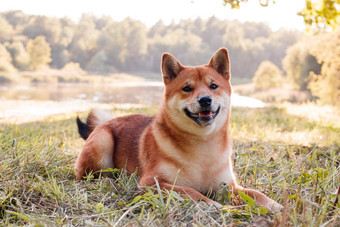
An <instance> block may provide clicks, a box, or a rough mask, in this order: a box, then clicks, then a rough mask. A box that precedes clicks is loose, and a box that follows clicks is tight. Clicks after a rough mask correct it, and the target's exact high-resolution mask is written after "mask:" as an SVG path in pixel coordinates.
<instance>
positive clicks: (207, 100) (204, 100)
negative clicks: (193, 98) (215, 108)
mask: <svg viewBox="0 0 340 227" xmlns="http://www.w3.org/2000/svg"><path fill="white" fill-rule="evenodd" d="M211 102H212V99H211V97H210V96H208V95H206V96H200V97H198V103H199V104H200V106H201V107H209V106H210V105H211Z"/></svg>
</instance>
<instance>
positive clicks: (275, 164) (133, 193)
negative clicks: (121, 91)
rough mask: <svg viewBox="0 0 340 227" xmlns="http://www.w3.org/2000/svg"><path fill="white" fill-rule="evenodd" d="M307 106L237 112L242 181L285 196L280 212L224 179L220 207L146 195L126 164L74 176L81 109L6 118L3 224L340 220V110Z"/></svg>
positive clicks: (0, 201) (234, 129) (0, 189)
mask: <svg viewBox="0 0 340 227" xmlns="http://www.w3.org/2000/svg"><path fill="white" fill-rule="evenodd" d="M315 109H317V108H315ZM155 111H156V108H155V107H152V108H138V109H131V110H120V109H116V110H115V113H116V115H124V114H129V113H145V114H153V113H154V112H155ZM302 113H304V114H300V113H297V112H295V113H292V112H289V111H287V110H286V107H284V106H281V107H266V108H263V109H243V108H234V109H233V111H232V119H231V125H230V130H231V133H232V136H233V139H234V152H235V153H234V156H233V160H234V166H235V171H236V173H237V176H238V181H239V182H240V183H241V184H242V185H243V186H245V187H251V188H256V189H258V190H260V191H262V192H264V193H265V194H267V195H268V196H270V197H272V198H273V199H274V200H276V201H278V202H280V203H282V204H284V207H285V208H284V210H283V212H282V213H276V214H275V213H271V212H267V213H266V212H265V211H263V210H261V209H258V208H257V207H252V204H251V201H248V204H247V203H246V202H244V201H242V199H241V198H240V197H238V196H237V197H235V196H230V193H229V192H228V189H227V188H225V187H224V186H223V185H221V188H220V191H219V192H218V193H217V196H216V197H217V200H218V201H219V202H221V203H223V204H225V207H223V208H222V209H220V210H217V209H216V208H214V207H209V206H208V205H207V204H205V203H204V202H199V203H198V204H194V203H193V202H191V201H190V200H188V199H183V198H180V197H179V196H178V195H177V194H176V193H174V192H171V191H170V192H169V191H167V192H163V194H162V195H161V196H160V195H159V194H153V192H152V191H151V190H150V191H149V192H148V193H144V194H143V193H141V192H140V191H139V190H138V186H137V181H138V179H137V178H136V176H135V175H132V176H127V174H126V173H125V172H124V171H118V170H108V171H111V172H112V175H113V177H112V178H102V179H98V180H91V179H90V177H89V178H88V180H85V181H82V182H76V181H75V179H74V174H73V164H74V162H75V159H76V157H77V154H78V153H79V151H80V150H81V148H82V146H83V144H84V141H83V140H81V139H80V138H79V136H78V132H77V128H76V124H75V117H76V115H75V114H72V115H68V116H66V115H65V116H63V117H60V116H59V117H57V118H54V117H51V118H50V119H48V120H45V121H44V122H36V123H29V124H23V125H6V124H3V125H0V154H1V158H0V225H1V226H2V225H4V226H7V225H11V224H14V225H32V226H61V225H67V226H84V225H87V226H173V225H175V226H184V225H192V226H220V225H227V226H228V225H229V226H244V225H252V224H255V225H257V226H279V225H281V226H322V225H323V226H339V225H340V204H339V203H338V204H335V200H336V194H337V190H338V187H339V185H340V125H339V122H340V119H339V118H340V117H339V116H340V115H338V112H334V111H333V112H332V111H331V113H333V114H334V116H333V118H329V119H328V118H327V119H322V118H321V119H320V118H317V117H316V118H314V119H309V118H307V117H306V115H308V114H305V112H303V111H302ZM81 116H82V117H84V116H85V113H83V114H82V115H81ZM334 205H335V206H334ZM260 211H261V213H262V214H260Z"/></svg>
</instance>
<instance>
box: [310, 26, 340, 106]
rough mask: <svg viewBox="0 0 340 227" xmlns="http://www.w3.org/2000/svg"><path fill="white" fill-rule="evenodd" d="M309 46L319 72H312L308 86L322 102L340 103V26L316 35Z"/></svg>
mask: <svg viewBox="0 0 340 227" xmlns="http://www.w3.org/2000/svg"><path fill="white" fill-rule="evenodd" d="M316 38H317V39H315V42H314V45H313V47H312V48H311V51H310V52H311V54H313V55H314V56H315V57H316V59H317V60H318V62H319V63H320V64H322V67H321V73H319V74H316V73H312V74H311V76H310V82H309V84H308V88H309V89H310V90H311V92H312V94H313V95H314V96H317V97H319V98H320V101H321V102H322V103H328V104H334V105H336V104H337V105H339V104H340V27H339V28H338V29H337V30H336V31H335V32H332V33H328V34H322V35H319V36H318V37H316Z"/></svg>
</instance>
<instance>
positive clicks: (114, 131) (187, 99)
mask: <svg viewBox="0 0 340 227" xmlns="http://www.w3.org/2000/svg"><path fill="white" fill-rule="evenodd" d="M161 71H162V75H163V82H164V84H165V91H164V96H163V99H162V102H161V106H160V108H159V111H158V112H157V114H156V115H155V116H145V115H140V114H134V115H129V116H123V117H118V118H115V119H110V117H109V118H107V116H103V115H101V114H100V112H98V111H92V112H91V113H90V114H89V116H88V118H87V122H86V123H83V122H81V121H80V119H79V118H77V123H78V129H79V133H80V135H81V136H82V137H83V138H84V139H85V140H86V143H85V145H84V148H83V150H82V151H81V153H80V154H79V156H78V159H77V161H76V164H75V175H76V179H77V180H81V179H83V177H84V176H86V174H88V173H90V172H96V171H99V170H104V169H107V168H118V169H122V168H126V169H127V171H128V172H130V173H132V172H134V171H135V170H136V168H137V169H138V176H139V177H140V181H139V185H140V186H154V185H155V181H156V180H157V181H158V184H159V186H160V187H161V188H162V189H167V190H171V189H173V190H174V191H176V192H177V193H179V194H181V195H183V196H188V197H190V198H191V199H192V200H194V201H197V200H204V201H206V202H207V203H209V204H212V205H216V206H218V207H219V206H220V204H219V203H217V202H215V201H213V200H211V199H209V198H208V197H206V196H205V194H206V193H207V192H208V191H209V190H212V191H216V190H218V188H219V185H220V184H221V183H222V182H225V183H226V184H227V185H229V187H230V188H231V189H232V190H233V192H234V193H237V192H238V190H241V191H242V192H244V193H246V194H248V195H249V196H251V197H252V198H254V199H255V200H256V202H257V203H258V204H259V205H261V206H264V207H266V208H267V209H270V210H272V211H279V210H281V209H282V206H281V205H280V204H278V203H277V202H275V201H274V200H272V199H270V198H268V197H267V196H265V195H264V194H262V193H261V192H259V191H256V190H253V189H246V188H243V187H241V186H240V185H238V184H237V182H236V179H235V175H234V172H233V166H232V159H231V155H232V145H231V139H230V135H229V133H228V123H229V117H230V110H231V109H230V96H231V85H230V76H231V75H230V63H229V55H228V51H227V49H225V48H222V49H220V50H218V51H217V52H216V53H215V54H214V55H213V56H212V58H211V59H210V61H209V63H208V64H207V65H201V66H195V67H188V66H183V65H182V64H181V63H180V62H179V61H178V60H177V59H176V58H175V57H174V56H172V55H171V54H168V53H165V54H163V56H162V62H161Z"/></svg>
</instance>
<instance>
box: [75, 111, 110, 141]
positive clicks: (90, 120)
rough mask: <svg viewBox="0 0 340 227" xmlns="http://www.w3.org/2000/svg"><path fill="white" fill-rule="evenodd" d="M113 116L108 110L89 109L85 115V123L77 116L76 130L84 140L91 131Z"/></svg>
mask: <svg viewBox="0 0 340 227" xmlns="http://www.w3.org/2000/svg"><path fill="white" fill-rule="evenodd" d="M112 118H113V116H112V114H111V113H110V112H108V111H104V110H100V109H94V110H91V111H90V113H89V115H88V116H87V119H86V123H84V122H82V121H81V120H80V118H79V116H77V125H78V132H79V134H80V136H81V138H83V139H84V140H86V139H87V138H88V137H89V136H90V134H91V132H92V131H93V130H94V129H95V128H96V127H97V126H98V125H101V124H103V123H105V122H107V121H109V120H111V119H112Z"/></svg>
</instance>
